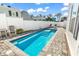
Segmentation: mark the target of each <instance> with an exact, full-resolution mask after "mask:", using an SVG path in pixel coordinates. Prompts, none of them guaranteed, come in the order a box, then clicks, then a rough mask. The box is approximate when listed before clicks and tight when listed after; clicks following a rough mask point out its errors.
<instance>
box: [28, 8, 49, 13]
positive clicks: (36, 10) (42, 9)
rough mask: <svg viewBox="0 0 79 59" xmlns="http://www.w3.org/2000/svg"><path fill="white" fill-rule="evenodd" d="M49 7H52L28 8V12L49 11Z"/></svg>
mask: <svg viewBox="0 0 79 59" xmlns="http://www.w3.org/2000/svg"><path fill="white" fill-rule="evenodd" d="M49 8H50V7H45V8H37V9H32V8H31V9H28V10H27V12H28V13H34V12H36V13H38V12H47V11H48V9H49Z"/></svg>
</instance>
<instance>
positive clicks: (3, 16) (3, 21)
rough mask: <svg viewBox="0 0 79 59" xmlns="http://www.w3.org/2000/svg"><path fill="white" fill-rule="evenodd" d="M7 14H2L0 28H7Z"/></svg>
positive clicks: (0, 15)
mask: <svg viewBox="0 0 79 59" xmlns="http://www.w3.org/2000/svg"><path fill="white" fill-rule="evenodd" d="M5 18H6V16H5V14H4V13H3V14H0V29H5V28H7V25H6V20H5Z"/></svg>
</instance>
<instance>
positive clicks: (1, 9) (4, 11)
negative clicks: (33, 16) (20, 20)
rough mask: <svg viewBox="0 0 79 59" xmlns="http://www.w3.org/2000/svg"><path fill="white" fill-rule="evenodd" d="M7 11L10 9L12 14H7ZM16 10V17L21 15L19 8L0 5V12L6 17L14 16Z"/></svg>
mask: <svg viewBox="0 0 79 59" xmlns="http://www.w3.org/2000/svg"><path fill="white" fill-rule="evenodd" d="M9 11H11V13H12V16H9ZM16 12H17V13H18V17H21V13H20V10H18V9H15V8H12V7H7V6H0V13H5V14H6V16H7V17H16Z"/></svg>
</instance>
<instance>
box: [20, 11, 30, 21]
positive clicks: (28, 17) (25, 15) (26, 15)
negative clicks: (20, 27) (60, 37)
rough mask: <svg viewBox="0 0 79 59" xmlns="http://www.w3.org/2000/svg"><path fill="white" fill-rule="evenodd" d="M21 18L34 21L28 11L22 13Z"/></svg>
mask: <svg viewBox="0 0 79 59" xmlns="http://www.w3.org/2000/svg"><path fill="white" fill-rule="evenodd" d="M21 16H22V17H23V19H24V20H32V18H31V16H30V15H29V14H28V12H27V11H21Z"/></svg>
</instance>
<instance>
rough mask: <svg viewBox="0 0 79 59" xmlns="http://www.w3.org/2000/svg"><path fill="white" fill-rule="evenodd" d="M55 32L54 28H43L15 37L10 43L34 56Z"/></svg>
mask: <svg viewBox="0 0 79 59" xmlns="http://www.w3.org/2000/svg"><path fill="white" fill-rule="evenodd" d="M55 32H56V30H55V29H50V28H49V29H44V30H41V31H38V32H35V33H32V34H30V35H27V36H24V37H21V38H18V39H15V40H13V41H11V43H13V44H14V45H15V46H17V47H18V48H20V49H21V50H22V51H24V52H25V53H26V54H28V55H30V56H36V55H38V54H39V53H40V51H41V50H42V49H43V48H44V47H45V45H46V44H47V43H48V42H49V40H50V39H51V37H52V36H53V35H54V34H55Z"/></svg>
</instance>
